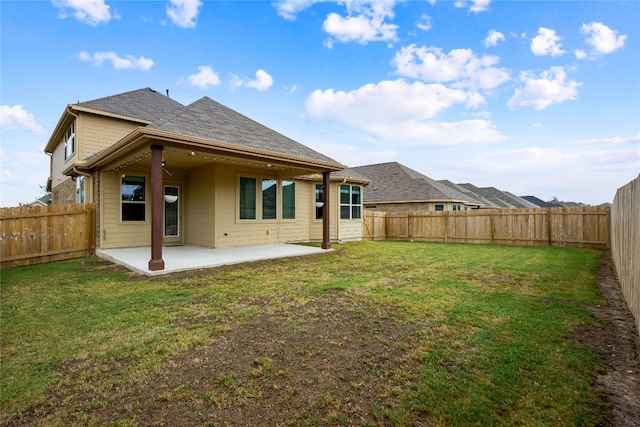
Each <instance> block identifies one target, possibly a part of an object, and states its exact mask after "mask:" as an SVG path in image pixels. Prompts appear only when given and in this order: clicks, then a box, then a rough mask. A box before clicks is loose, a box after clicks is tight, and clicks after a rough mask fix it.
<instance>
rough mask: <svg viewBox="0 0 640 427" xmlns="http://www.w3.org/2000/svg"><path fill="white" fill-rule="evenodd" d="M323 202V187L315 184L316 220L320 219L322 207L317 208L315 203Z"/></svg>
mask: <svg viewBox="0 0 640 427" xmlns="http://www.w3.org/2000/svg"><path fill="white" fill-rule="evenodd" d="M322 202H324V186H323V185H322V184H316V205H315V206H316V219H322V212H323V207H322V206H320V207H318V205H317V203H322Z"/></svg>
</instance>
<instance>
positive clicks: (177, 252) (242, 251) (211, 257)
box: [96, 243, 332, 276]
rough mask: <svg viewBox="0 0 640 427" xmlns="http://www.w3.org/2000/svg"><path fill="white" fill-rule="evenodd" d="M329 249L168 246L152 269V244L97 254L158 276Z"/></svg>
mask: <svg viewBox="0 0 640 427" xmlns="http://www.w3.org/2000/svg"><path fill="white" fill-rule="evenodd" d="M329 251H332V249H329V250H327V249H321V248H316V247H312V246H303V245H294V244H285V243H273V244H268V245H253V246H240V247H233V248H215V249H214V248H206V247H203V246H196V245H184V246H165V247H163V248H162V259H163V260H164V266H165V268H164V270H159V271H150V270H149V259H150V258H151V248H150V247H149V246H144V247H135V248H120V249H97V250H96V255H97V256H99V257H100V258H104V259H107V260H109V261H111V262H114V263H116V264H119V265H122V266H124V267H126V268H128V269H130V270H133V271H135V272H136V273H140V274H144V275H147V276H156V275H160V274H168V273H176V272H179V271H188V270H196V269H200V268H211V267H219V266H222V265H230V264H239V263H243V262H251V261H260V260H265V259H273V258H286V257H294V256H302V255H312V254H321V253H327V252H329Z"/></svg>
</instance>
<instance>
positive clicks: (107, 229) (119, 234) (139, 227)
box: [99, 169, 151, 249]
mask: <svg viewBox="0 0 640 427" xmlns="http://www.w3.org/2000/svg"><path fill="white" fill-rule="evenodd" d="M123 173H126V174H131V175H139V176H144V177H145V178H146V187H147V188H146V209H145V215H146V219H145V221H139V222H137V221H136V222H123V221H122V220H121V206H120V203H121V200H120V199H121V194H120V192H121V187H120V186H121V176H122V174H123ZM150 186H151V177H150V174H149V173H148V172H146V171H142V170H133V169H132V170H128V171H124V172H122V173H110V172H108V171H101V172H100V196H101V200H100V224H101V230H100V246H99V247H100V248H102V249H108V248H127V247H135V246H149V245H150V244H151V211H150V209H151V203H150V201H151V200H150V193H151V192H150Z"/></svg>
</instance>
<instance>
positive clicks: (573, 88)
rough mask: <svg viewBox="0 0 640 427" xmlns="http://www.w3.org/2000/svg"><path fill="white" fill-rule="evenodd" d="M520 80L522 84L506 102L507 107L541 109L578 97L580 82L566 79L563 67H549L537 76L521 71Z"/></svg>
mask: <svg viewBox="0 0 640 427" xmlns="http://www.w3.org/2000/svg"><path fill="white" fill-rule="evenodd" d="M520 80H521V81H522V82H524V86H523V87H521V88H518V89H516V92H515V94H514V95H513V97H511V99H509V101H508V102H507V106H508V107H509V108H512V109H513V108H516V107H533V108H535V109H536V110H542V109H544V108H547V107H548V106H550V105H552V104H558V103H560V102H564V101H568V100H574V99H576V98H577V97H578V87H580V86H582V83H578V82H576V81H575V80H567V74H566V72H565V70H564V68H563V67H551V68H550V69H549V70H545V71H543V72H542V73H541V74H540V76H539V77H536V76H534V75H533V73H531V72H527V71H525V72H523V73H521V75H520Z"/></svg>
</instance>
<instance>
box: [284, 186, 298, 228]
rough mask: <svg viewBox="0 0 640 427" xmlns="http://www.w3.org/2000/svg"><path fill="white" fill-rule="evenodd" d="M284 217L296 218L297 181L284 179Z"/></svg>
mask: <svg viewBox="0 0 640 427" xmlns="http://www.w3.org/2000/svg"><path fill="white" fill-rule="evenodd" d="M282 219H296V183H295V181H282Z"/></svg>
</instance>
